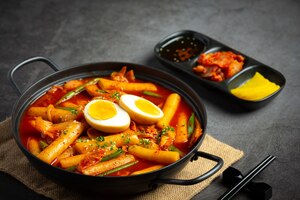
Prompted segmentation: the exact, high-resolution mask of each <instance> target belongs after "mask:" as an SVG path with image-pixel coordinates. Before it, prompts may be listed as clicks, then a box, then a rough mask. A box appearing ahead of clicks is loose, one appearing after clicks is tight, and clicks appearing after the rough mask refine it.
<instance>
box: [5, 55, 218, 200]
mask: <svg viewBox="0 0 300 200" xmlns="http://www.w3.org/2000/svg"><path fill="white" fill-rule="evenodd" d="M33 62H44V63H46V64H47V65H49V66H50V67H51V68H52V69H53V70H54V71H56V72H55V73H53V74H51V75H49V76H47V77H45V78H43V79H41V80H39V81H37V82H36V83H34V84H33V85H32V86H31V87H29V88H28V89H27V90H26V91H24V92H23V93H22V92H21V90H20V89H19V87H18V85H17V84H16V81H15V79H14V74H15V72H16V71H17V70H18V69H19V68H21V67H24V66H26V65H27V64H29V63H33ZM122 66H127V68H128V69H133V70H134V72H135V75H136V77H137V78H138V79H142V80H145V81H151V82H154V83H157V84H160V85H162V86H164V87H166V88H168V89H170V90H172V91H174V92H177V93H179V94H180V95H181V96H182V98H183V99H184V100H185V101H186V102H187V103H188V104H189V106H191V108H192V109H193V111H194V112H195V114H196V116H197V117H198V118H199V119H200V122H201V126H202V129H203V134H202V136H201V137H200V138H199V141H198V142H197V143H196V144H195V145H194V146H193V147H192V149H191V151H190V152H189V153H188V154H187V155H185V156H184V157H183V158H181V159H180V160H178V161H177V162H175V163H173V164H170V165H168V166H166V167H164V168H161V169H159V170H156V171H153V172H150V173H147V174H141V175H134V176H128V177H94V176H87V175H82V174H76V173H73V172H69V171H66V170H63V169H60V168H58V167H54V166H51V165H49V164H47V163H44V162H43V161H41V160H39V159H38V158H37V157H35V156H33V155H32V154H31V153H30V152H29V151H28V150H27V149H26V148H25V147H24V146H23V144H22V143H21V139H20V135H19V126H20V121H21V118H22V115H23V114H24V112H25V110H26V108H27V107H28V106H29V105H30V104H32V103H33V102H34V101H35V100H36V99H37V98H39V97H40V96H41V95H43V94H44V93H45V92H46V91H47V90H48V89H49V88H50V87H51V86H53V85H59V84H63V83H64V82H65V81H68V80H71V79H78V78H85V77H95V76H107V75H109V74H111V72H112V71H117V70H120V69H121V67H122ZM8 75H9V80H10V81H11V83H12V85H13V86H14V87H15V88H16V89H17V90H18V91H19V93H20V95H21V96H20V97H19V99H18V100H17V102H16V104H15V105H14V108H13V111H12V130H13V137H14V139H15V141H16V143H17V144H18V146H19V148H20V149H21V150H22V152H23V153H24V154H25V156H26V157H27V158H28V160H29V161H30V162H31V163H32V165H33V166H34V167H35V168H36V169H37V170H38V171H39V172H40V173H41V174H43V175H45V176H46V177H48V178H49V179H51V180H53V181H55V182H56V183H58V184H61V185H64V186H66V187H69V188H72V189H73V190H76V191H84V192H91V193H98V194H105V195H116V194H117V195H124V194H134V193H139V192H144V191H148V190H152V189H155V188H156V187H157V186H159V185H161V184H176V185H192V184H196V183H199V182H201V181H203V180H204V179H206V178H208V177H210V176H212V175H213V174H214V173H216V172H217V171H218V170H219V169H220V168H221V167H222V165H223V160H222V159H221V158H219V157H217V156H214V155H211V154H208V153H205V152H201V151H198V148H199V147H200V145H201V143H202V141H203V139H204V136H205V130H206V123H207V119H206V111H205V108H204V105H203V104H202V102H201V100H200V98H199V96H198V95H197V94H196V93H195V92H194V91H193V90H192V89H191V87H189V86H188V85H187V84H185V83H184V82H182V81H181V80H179V79H178V78H176V77H174V76H173V75H171V74H168V73H166V72H163V71H160V70H158V69H154V68H150V67H147V66H143V65H137V64H133V63H121V62H102V63H92V64H86V65H81V66H77V67H73V68H68V69H65V70H59V69H58V67H57V66H56V64H54V63H53V62H52V61H51V60H49V59H47V58H44V57H34V58H30V59H28V60H25V61H24V62H22V63H20V64H19V65H16V66H15V67H13V68H12V69H11V70H10V72H9V74H8ZM198 157H203V158H206V159H208V160H212V161H215V162H216V163H217V164H216V165H215V166H214V167H213V168H212V169H211V170H209V171H208V172H206V173H205V174H202V175H199V176H198V177H195V178H194V179H190V180H178V179H172V176H174V175H175V174H177V173H178V172H180V171H181V170H182V169H183V168H184V167H185V166H186V165H187V164H188V163H189V162H190V161H195V160H197V158H198ZM201 164H202V163H201V162H199V165H201Z"/></svg>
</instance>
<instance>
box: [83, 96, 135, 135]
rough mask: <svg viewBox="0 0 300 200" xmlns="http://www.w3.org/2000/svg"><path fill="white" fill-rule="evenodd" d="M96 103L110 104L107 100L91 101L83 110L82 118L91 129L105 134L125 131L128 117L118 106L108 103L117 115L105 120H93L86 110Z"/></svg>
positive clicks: (127, 125)
mask: <svg viewBox="0 0 300 200" xmlns="http://www.w3.org/2000/svg"><path fill="white" fill-rule="evenodd" d="M97 101H106V102H110V101H107V100H92V101H90V102H89V103H88V104H87V105H86V106H85V108H84V111H83V113H84V117H85V119H86V121H87V123H88V124H89V125H90V126H92V127H93V128H95V129H97V130H99V131H103V132H106V133H118V132H121V131H124V130H126V129H127V128H128V127H129V125H130V117H129V115H128V113H127V112H126V111H125V110H123V109H122V108H121V107H120V106H119V105H117V104H115V103H113V102H110V103H111V104H112V105H113V106H114V107H115V108H116V111H117V114H116V115H115V116H113V117H112V118H109V119H106V120H99V119H95V118H93V117H92V116H91V115H90V114H89V112H88V110H89V108H90V106H91V105H92V104H93V103H95V102H97Z"/></svg>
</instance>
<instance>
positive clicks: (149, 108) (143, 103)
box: [135, 99, 160, 115]
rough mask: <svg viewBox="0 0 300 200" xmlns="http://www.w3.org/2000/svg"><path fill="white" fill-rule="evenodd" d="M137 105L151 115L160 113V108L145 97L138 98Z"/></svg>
mask: <svg viewBox="0 0 300 200" xmlns="http://www.w3.org/2000/svg"><path fill="white" fill-rule="evenodd" d="M135 105H136V107H137V108H138V109H140V110H141V111H143V112H145V113H147V114H149V115H159V114H160V112H159V110H158V109H157V108H156V107H155V106H154V105H153V104H151V103H150V102H149V101H147V100H145V99H138V100H136V101H135Z"/></svg>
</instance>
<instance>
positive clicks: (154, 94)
mask: <svg viewBox="0 0 300 200" xmlns="http://www.w3.org/2000/svg"><path fill="white" fill-rule="evenodd" d="M143 94H145V95H148V96H151V97H157V98H161V97H162V96H161V95H160V94H157V93H154V92H150V91H146V90H145V91H143Z"/></svg>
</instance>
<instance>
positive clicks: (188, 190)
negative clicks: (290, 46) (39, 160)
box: [0, 118, 244, 200]
mask: <svg viewBox="0 0 300 200" xmlns="http://www.w3.org/2000/svg"><path fill="white" fill-rule="evenodd" d="M0 131H1V134H0V171H2V172H5V173H8V174H10V175H11V176H13V177H14V178H16V179H17V180H19V181H20V182H22V183H23V184H24V185H26V186H27V187H28V188H30V189H32V190H33V191H35V192H36V193H39V194H41V195H44V196H45V197H48V198H51V199H64V200H71V199H72V200H76V199H87V198H86V196H82V194H80V193H77V192H76V191H71V190H68V189H67V188H64V187H62V186H60V185H57V184H56V183H54V182H52V181H50V180H49V179H47V178H45V177H44V176H43V175H41V174H40V173H38V172H37V171H36V170H35V168H34V167H33V166H32V165H31V164H30V163H29V161H28V160H27V158H26V157H25V156H24V155H23V153H22V152H21V150H20V149H19V148H18V146H17V144H16V142H15V141H14V139H13V136H12V129H11V118H7V119H6V120H5V121H3V122H1V123H0ZM199 150H201V151H204V152H207V153H210V154H213V155H216V156H219V157H221V158H222V159H223V160H224V165H223V167H222V169H221V170H219V171H218V172H217V173H216V174H214V175H213V176H211V177H210V178H208V179H206V180H204V181H202V182H201V183H198V184H195V185H190V186H178V185H167V184H165V185H162V186H160V187H158V188H157V189H155V190H153V191H150V192H147V193H143V194H139V195H137V196H134V197H131V199H143V200H152V199H153V200H156V199H160V200H164V199H166V200H170V199H172V200H176V199H180V200H184V199H191V198H192V197H193V196H194V195H196V194H197V193H199V192H200V191H201V190H203V189H204V188H206V187H207V186H208V185H209V184H210V183H211V182H212V181H213V180H214V179H215V178H216V177H218V176H219V175H221V174H222V172H223V171H224V170H225V169H226V168H227V167H229V166H230V165H232V164H233V163H235V162H236V161H238V160H239V159H241V158H242V157H243V155H244V153H243V151H241V150H238V149H235V148H233V147H231V146H229V145H227V144H225V143H223V142H220V141H218V140H216V139H215V138H213V137H212V136H210V135H209V134H206V136H205V138H204V140H203V143H202V145H201V147H200V149H199ZM12 158H13V159H12ZM214 165H215V162H212V161H209V160H206V159H204V158H199V159H198V160H197V161H194V162H190V163H188V164H187V166H186V167H185V168H184V169H183V170H182V171H181V172H179V173H178V174H177V176H176V177H174V178H177V179H191V178H195V177H197V176H199V175H201V174H203V173H205V172H207V171H208V170H209V169H211V168H212V167H213V166H214Z"/></svg>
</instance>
